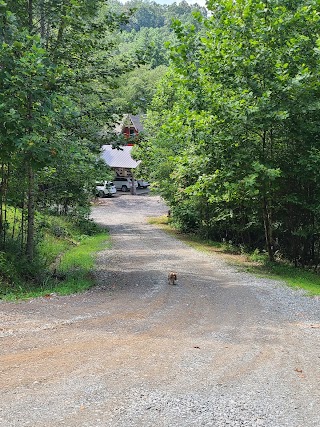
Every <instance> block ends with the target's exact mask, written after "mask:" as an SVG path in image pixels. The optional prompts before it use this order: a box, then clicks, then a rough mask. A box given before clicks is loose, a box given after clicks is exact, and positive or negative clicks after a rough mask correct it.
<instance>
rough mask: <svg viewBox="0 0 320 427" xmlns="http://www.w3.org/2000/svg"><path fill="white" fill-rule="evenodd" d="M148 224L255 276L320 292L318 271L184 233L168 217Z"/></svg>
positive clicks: (155, 219) (311, 293)
mask: <svg viewBox="0 0 320 427" xmlns="http://www.w3.org/2000/svg"><path fill="white" fill-rule="evenodd" d="M149 223H150V224H154V225H156V226H157V227H160V228H162V229H163V230H164V231H166V232H167V233H169V234H171V235H173V236H175V237H176V238H178V239H179V240H182V241H183V242H185V243H186V244H188V245H189V246H191V247H193V248H194V249H196V250H198V251H202V252H206V253H215V254H220V256H222V257H223V258H224V259H225V260H226V261H227V262H229V263H231V264H234V265H237V266H238V267H240V268H242V269H245V270H246V271H249V272H251V273H253V274H255V275H258V276H263V277H269V278H272V279H277V280H282V281H284V282H285V283H286V284H287V285H288V286H290V287H293V288H297V289H304V290H305V291H306V293H307V294H308V295H310V296H315V295H320V275H319V274H317V273H315V272H312V271H309V270H305V269H301V268H296V267H294V266H292V265H289V264H288V263H284V262H275V263H269V262H268V261H267V257H266V255H265V254H261V253H259V252H258V251H255V252H254V253H252V254H245V253H241V254H240V253H239V251H238V253H236V251H235V249H234V248H233V247H230V246H228V245H226V244H223V243H218V242H213V241H207V240H204V239H202V238H201V237H199V236H195V235H189V234H185V233H181V232H179V231H178V230H176V229H175V228H173V227H172V226H171V225H170V221H169V219H168V217H167V216H161V217H152V218H149Z"/></svg>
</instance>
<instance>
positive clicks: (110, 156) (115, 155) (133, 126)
mask: <svg viewBox="0 0 320 427" xmlns="http://www.w3.org/2000/svg"><path fill="white" fill-rule="evenodd" d="M142 131H143V125H142V122H141V116H134V115H133V114H124V115H123V117H122V119H121V121H120V122H119V123H118V124H117V125H116V126H115V128H114V132H115V133H116V134H117V135H124V137H125V139H126V140H127V141H128V142H127V144H125V145H122V146H121V147H120V148H119V149H117V148H113V146H112V144H108V145H103V146H102V150H101V157H102V159H103V160H104V161H105V163H106V164H107V165H108V166H109V167H110V168H111V169H113V170H114V171H115V174H116V175H117V176H121V177H127V176H129V177H132V176H133V175H134V169H136V167H137V166H138V165H139V163H140V161H137V160H134V159H133V158H132V157H131V150H132V148H133V146H134V143H135V138H136V137H137V136H138V135H139V134H140V133H141V132H142Z"/></svg>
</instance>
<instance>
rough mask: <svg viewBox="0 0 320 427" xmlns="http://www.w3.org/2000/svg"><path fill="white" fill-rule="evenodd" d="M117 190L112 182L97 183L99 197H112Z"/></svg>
mask: <svg viewBox="0 0 320 427" xmlns="http://www.w3.org/2000/svg"><path fill="white" fill-rule="evenodd" d="M116 192H117V189H116V187H115V185H114V183H113V182H112V181H103V182H97V183H96V194H97V196H98V197H112V196H113V195H114V194H116Z"/></svg>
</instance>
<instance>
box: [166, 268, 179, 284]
mask: <svg viewBox="0 0 320 427" xmlns="http://www.w3.org/2000/svg"><path fill="white" fill-rule="evenodd" d="M176 280H177V273H175V272H174V271H170V273H169V274H168V284H169V285H175V281H176Z"/></svg>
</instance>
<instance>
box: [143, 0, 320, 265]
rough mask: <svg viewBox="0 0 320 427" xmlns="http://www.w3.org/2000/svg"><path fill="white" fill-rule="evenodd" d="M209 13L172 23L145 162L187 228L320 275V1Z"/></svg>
mask: <svg viewBox="0 0 320 427" xmlns="http://www.w3.org/2000/svg"><path fill="white" fill-rule="evenodd" d="M208 7H209V9H210V10H211V16H210V17H208V18H205V17H203V16H202V15H201V14H198V15H197V17H198V21H199V24H198V26H195V25H192V24H191V25H182V24H180V23H179V22H175V23H174V28H175V34H176V37H177V39H178V41H177V42H176V43H173V44H171V48H170V57H171V67H170V72H169V73H168V74H167V75H166V76H165V78H164V79H163V80H162V82H161V84H160V86H159V88H158V91H157V94H156V96H155V97H154V99H153V102H152V105H151V107H150V109H149V112H148V129H149V134H148V138H146V141H145V143H144V145H143V147H142V149H140V151H139V156H144V164H145V165H148V168H149V173H150V175H151V176H152V177H153V179H154V181H156V183H157V185H158V187H159V189H160V192H161V194H162V195H163V196H164V198H165V199H166V200H167V201H168V203H169V205H170V207H171V212H172V215H173V219H174V221H175V222H176V224H177V225H178V226H179V227H180V228H181V229H183V230H185V231H193V232H195V233H198V234H201V235H203V236H205V237H207V238H210V239H213V240H218V241H222V240H223V241H226V242H230V244H232V245H236V246H238V247H240V248H243V249H244V250H251V251H252V250H255V249H257V250H262V251H263V250H265V251H266V252H267V254H268V257H269V259H270V260H271V261H273V260H274V259H275V258H279V257H282V258H285V259H288V260H290V261H292V262H294V263H295V264H296V265H302V266H305V265H308V266H313V267H317V266H318V264H319V261H320V245H319V243H320V242H319V239H320V222H319V221H320V210H319V208H320V175H319V162H320V151H319V150H320V139H319V137H320V120H319V119H320V104H319V99H320V98H319V96H320V80H319V66H320V62H319V59H320V58H319V54H320V49H319V48H320V37H319V29H320V21H319V20H320V14H319V13H320V9H319V2H317V1H314V0H309V1H307V2H306V1H299V0H294V1H281V0H271V1H261V0H254V1H229V0H222V1H219V2H215V1H209V2H208Z"/></svg>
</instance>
